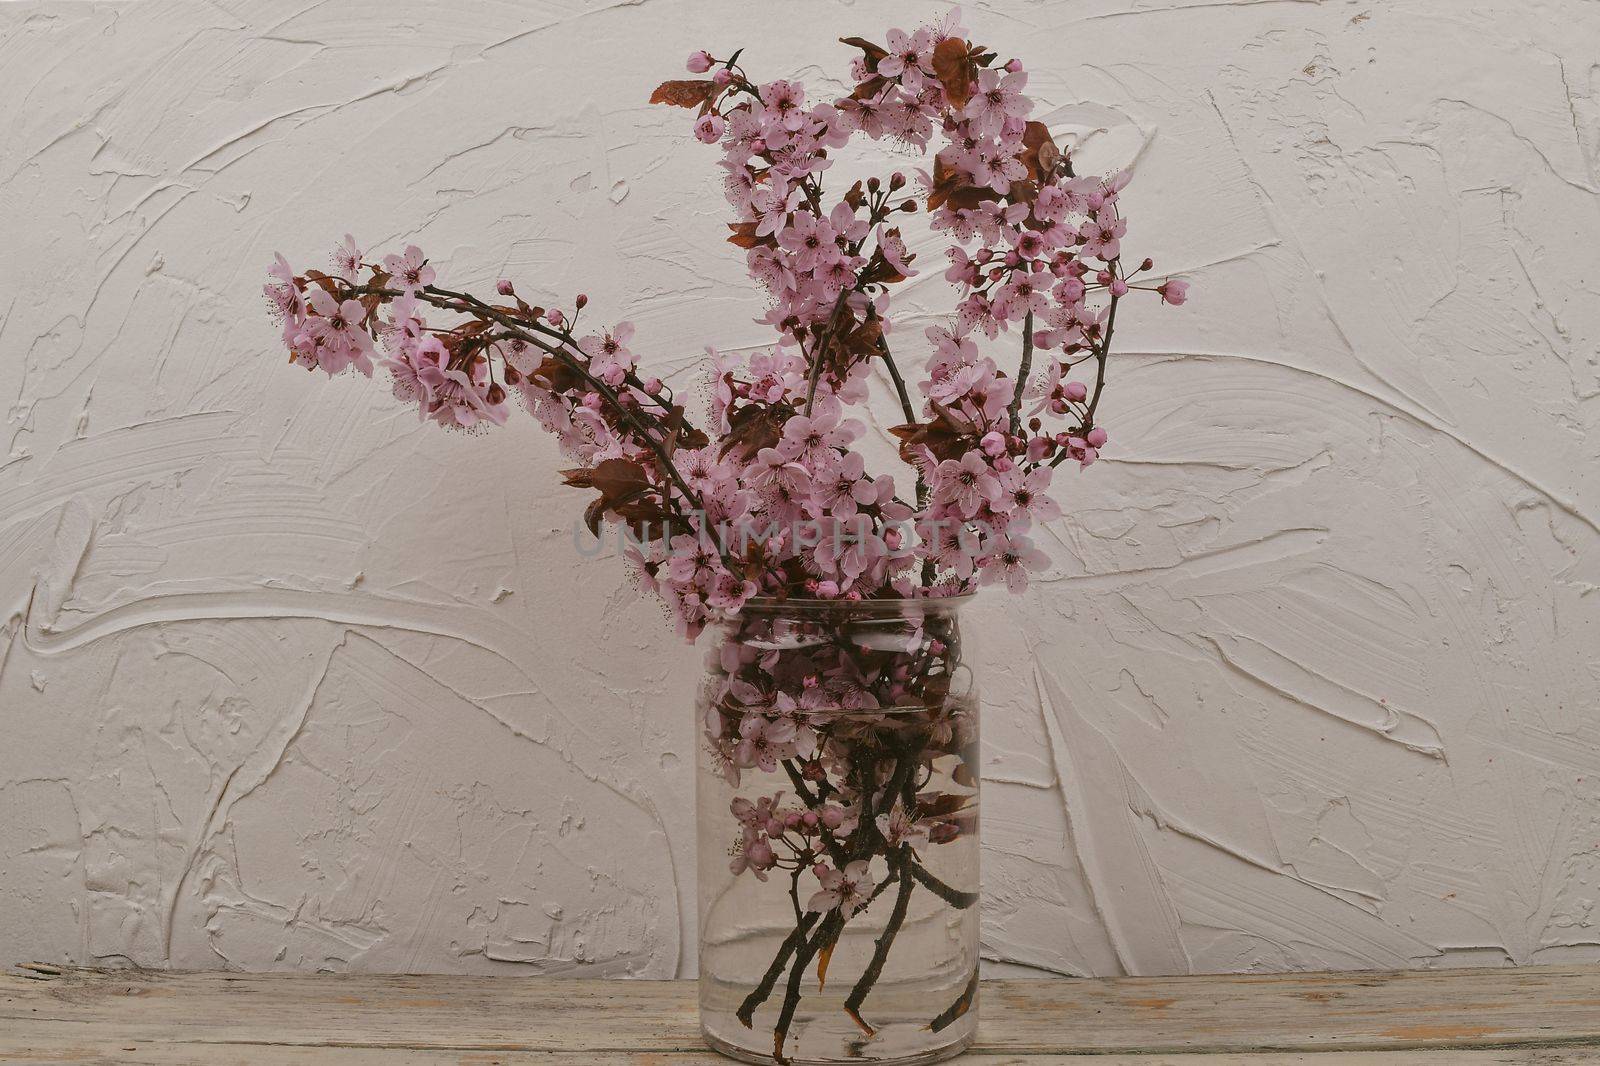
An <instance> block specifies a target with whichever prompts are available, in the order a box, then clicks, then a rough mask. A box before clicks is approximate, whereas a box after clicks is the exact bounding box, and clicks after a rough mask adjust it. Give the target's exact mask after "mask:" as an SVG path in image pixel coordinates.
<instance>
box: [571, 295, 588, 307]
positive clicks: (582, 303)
mask: <svg viewBox="0 0 1600 1066" xmlns="http://www.w3.org/2000/svg"><path fill="white" fill-rule="evenodd" d="M574 303H575V304H576V305H577V308H578V310H580V311H582V310H583V309H584V308H585V307H587V306H589V297H587V296H585V295H584V294H583V293H581V292H580V293H578V298H577V300H575V301H574Z"/></svg>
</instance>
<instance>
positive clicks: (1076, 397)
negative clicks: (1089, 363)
mask: <svg viewBox="0 0 1600 1066" xmlns="http://www.w3.org/2000/svg"><path fill="white" fill-rule="evenodd" d="M1061 391H1062V393H1063V394H1064V395H1065V396H1066V397H1067V399H1069V400H1072V401H1074V402H1076V403H1082V402H1083V400H1084V398H1085V397H1087V396H1088V395H1089V386H1087V385H1085V384H1084V383H1083V382H1081V381H1069V382H1067V383H1066V384H1065V385H1063V386H1062V387H1061Z"/></svg>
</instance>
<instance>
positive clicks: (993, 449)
mask: <svg viewBox="0 0 1600 1066" xmlns="http://www.w3.org/2000/svg"><path fill="white" fill-rule="evenodd" d="M978 444H979V446H980V447H982V448H983V454H985V455H987V456H989V457H990V458H991V459H992V458H994V457H995V456H997V455H1004V454H1005V450H1006V438H1005V435H1004V434H1002V433H1001V432H1000V431H999V430H997V429H991V430H990V431H989V432H987V433H985V434H984V435H983V439H982V440H981V441H979V442H978Z"/></svg>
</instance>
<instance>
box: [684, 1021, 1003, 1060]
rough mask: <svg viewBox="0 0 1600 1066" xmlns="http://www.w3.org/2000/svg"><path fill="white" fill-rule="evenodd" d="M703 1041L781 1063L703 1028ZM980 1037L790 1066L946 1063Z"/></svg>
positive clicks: (735, 1054) (727, 1052)
mask: <svg viewBox="0 0 1600 1066" xmlns="http://www.w3.org/2000/svg"><path fill="white" fill-rule="evenodd" d="M700 1037H701V1039H702V1040H704V1041H705V1042H706V1046H707V1047H709V1048H710V1049H711V1050H712V1051H715V1052H716V1053H717V1054H719V1055H722V1056H725V1057H727V1058H730V1059H737V1060H738V1061H740V1062H754V1063H759V1064H762V1066H770V1064H771V1063H775V1062H777V1060H776V1059H774V1058H773V1057H772V1055H771V1054H770V1053H768V1054H763V1053H762V1052H759V1051H752V1050H751V1049H750V1048H744V1047H739V1046H738V1045H737V1044H730V1043H728V1042H727V1041H726V1040H723V1039H721V1038H720V1037H718V1036H716V1035H715V1034H714V1033H711V1032H709V1031H708V1030H706V1029H705V1028H704V1027H701V1030H700ZM976 1037H977V1033H976V1032H975V1031H970V1030H969V1031H968V1032H966V1033H963V1034H962V1035H961V1036H959V1037H957V1038H956V1039H955V1040H952V1041H951V1042H950V1043H948V1044H944V1045H942V1046H940V1047H936V1048H929V1049H928V1050H926V1051H917V1052H912V1053H911V1054H909V1055H895V1056H892V1057H886V1058H881V1059H880V1058H873V1057H872V1056H870V1055H862V1054H859V1053H857V1054H853V1055H846V1054H840V1055H838V1056H837V1057H828V1058H810V1057H807V1056H805V1055H795V1056H794V1057H792V1058H790V1059H789V1060H788V1061H789V1063H790V1066H843V1064H847V1063H848V1064H851V1066H861V1064H862V1063H871V1064H872V1066H925V1064H927V1063H931V1062H944V1061H946V1060H947V1059H953V1058H955V1057H956V1056H957V1055H960V1054H961V1053H962V1052H964V1051H966V1050H967V1049H968V1048H970V1047H971V1046H972V1042H973V1040H974V1039H975V1038H976Z"/></svg>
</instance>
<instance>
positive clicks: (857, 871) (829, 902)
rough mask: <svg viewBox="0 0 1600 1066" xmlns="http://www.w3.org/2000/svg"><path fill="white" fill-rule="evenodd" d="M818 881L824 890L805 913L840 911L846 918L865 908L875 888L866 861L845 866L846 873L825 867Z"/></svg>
mask: <svg viewBox="0 0 1600 1066" xmlns="http://www.w3.org/2000/svg"><path fill="white" fill-rule="evenodd" d="M817 880H818V881H820V882H821V883H822V888H821V889H820V890H819V891H817V892H816V893H815V894H813V895H812V897H811V898H810V899H809V900H807V901H806V910H808V911H818V912H822V913H826V912H828V911H831V910H837V911H838V912H839V913H840V914H841V915H842V916H844V917H846V918H849V917H852V916H853V915H854V914H855V913H856V911H858V910H860V909H861V908H862V907H864V906H866V904H867V897H868V896H870V895H871V894H872V889H873V888H874V887H875V886H874V884H873V881H872V876H871V874H869V873H868V871H867V861H866V860H865V859H856V860H855V861H854V862H850V863H846V864H845V867H844V869H843V870H838V869H835V868H834V867H832V866H829V867H825V868H824V870H823V872H821V873H819V874H818V875H817Z"/></svg>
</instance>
